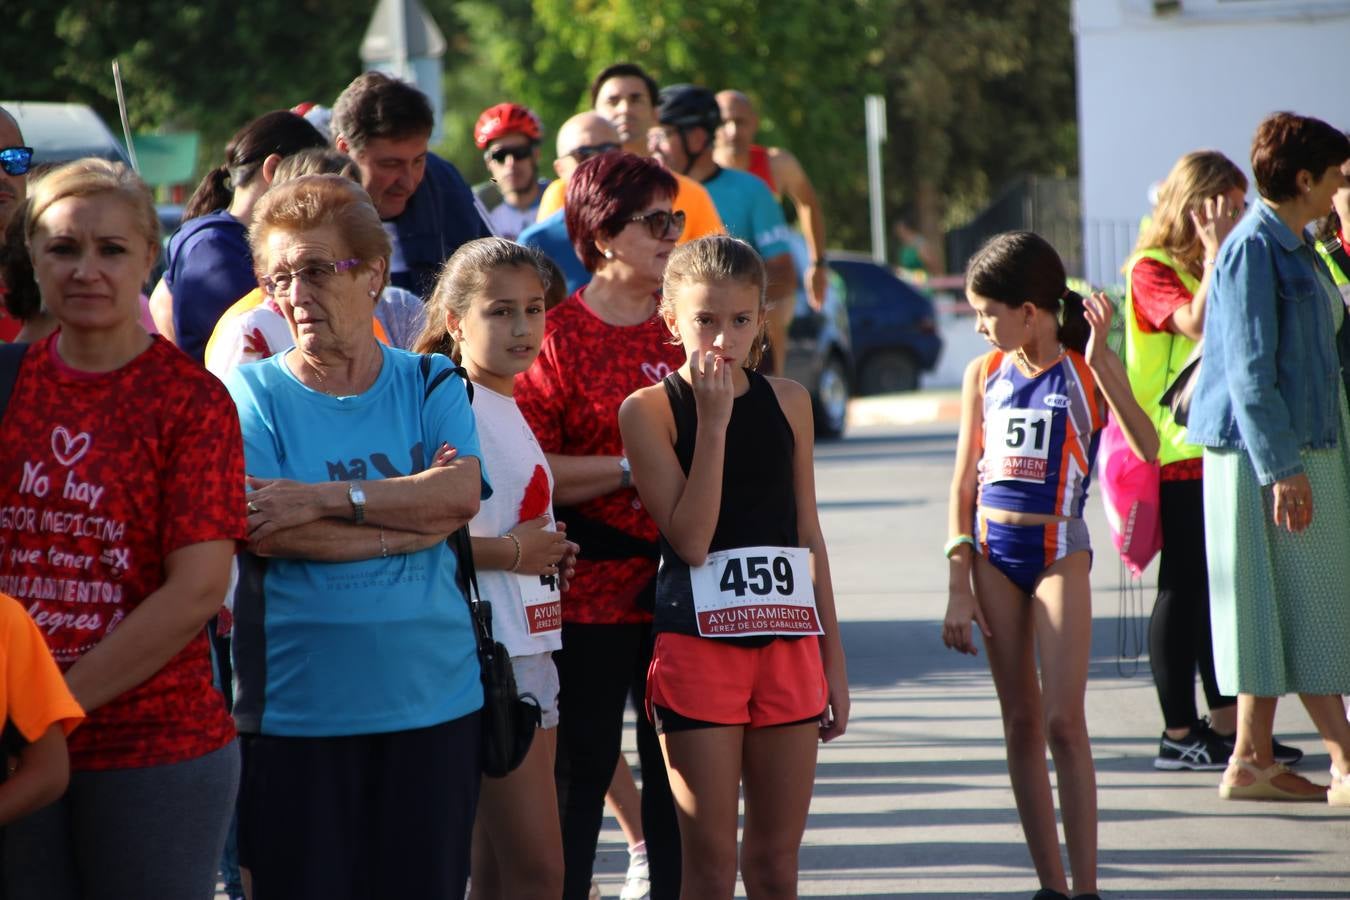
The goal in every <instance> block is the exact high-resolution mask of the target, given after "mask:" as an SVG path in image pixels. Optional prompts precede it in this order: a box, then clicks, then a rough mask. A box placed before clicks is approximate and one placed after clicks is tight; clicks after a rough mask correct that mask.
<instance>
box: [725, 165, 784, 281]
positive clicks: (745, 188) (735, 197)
mask: <svg viewBox="0 0 1350 900" xmlns="http://www.w3.org/2000/svg"><path fill="white" fill-rule="evenodd" d="M703 186H704V187H705V188H707V189H708V193H709V194H710V195H712V200H713V205H714V206H716V207H717V214H718V215H719V216H721V217H722V223H723V224H724V225H726V226H727V234H729V235H731V236H732V237H738V238H740V239H741V240H743V241H746V242H747V243H749V244H750V246H752V247H754V248H755V250H757V251H759V255H760V256H761V257H763V258H764V259H772V258H773V257H775V256H778V255H779V254H781V253H790V252H792V251H791V247H790V245H789V244H788V241H789V235H790V232H789V231H788V226H787V220H786V219H784V218H783V208H782V207H781V206H779V205H778V201H777V200H775V199H774V198H773V193H772V192H770V190H769V188H768V186H767V185H765V184H764V182H763V181H761V180H760V178H759V176H757V175H751V174H750V173H749V172H741V171H739V170H737V169H722V170H721V171H720V172H718V173H717V174H716V175H714V176H713V177H712V178H710V179H709V180H707V181H705V182H703Z"/></svg>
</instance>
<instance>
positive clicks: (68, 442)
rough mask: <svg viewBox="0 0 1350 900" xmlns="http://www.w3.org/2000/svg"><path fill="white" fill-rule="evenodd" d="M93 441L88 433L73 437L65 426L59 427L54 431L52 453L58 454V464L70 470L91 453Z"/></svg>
mask: <svg viewBox="0 0 1350 900" xmlns="http://www.w3.org/2000/svg"><path fill="white" fill-rule="evenodd" d="M91 440H92V439H91V438H90V437H89V433H88V432H86V431H81V432H80V433H79V434H77V435H75V436H74V437H72V436H71V434H70V432H69V431H66V429H65V426H64V425H57V426H56V427H55V428H53V429H52V453H54V454H56V461H57V462H59V463H60V464H61V465H63V466H65V467H66V468H70V467H71V466H73V465H75V464H76V463H77V462H79V461H80V460H81V459H82V458H83V457H84V455H85V454H86V453H88V452H89V444H90V443H91Z"/></svg>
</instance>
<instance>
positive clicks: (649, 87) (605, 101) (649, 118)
mask: <svg viewBox="0 0 1350 900" xmlns="http://www.w3.org/2000/svg"><path fill="white" fill-rule="evenodd" d="M656 95H657V86H656V81H655V79H653V78H652V77H651V76H650V75H648V74H647V73H646V72H645V71H643V69H642V67H641V66H639V65H637V64H635V63H628V62H621V63H615V64H614V65H612V66H608V67H607V68H605V69H603V70H602V71H601V72H600V74H599V75H596V76H595V80H593V81H592V82H591V106H592V107H593V109H594V111H595V112H597V113H599V114H600V115H601V116H603V117H604V118H605V119H607V120H608V121H609V122H610V123H611V124H612V125H613V126H614V128H615V129H617V133H618V136H619V138H618V140H619V143H620V145H621V149H623V150H626V151H628V152H629V153H632V154H634V155H636V156H642V157H650V156H651V155H652V154H651V151H650V150H648V149H647V139H646V134H647V129H648V128H649V127H651V125H652V124H654V123H655V121H656V118H655V116H656ZM580 162H581V160H577V161H576V164H580ZM573 167H574V168H575V165H574V166H573ZM671 174H673V175H674V176H675V180H676V181H678V182H679V190H678V192H677V193H676V194H675V204H674V205H675V208H676V209H678V210H681V211H683V212H684V215H685V227H684V234H682V235H680V240H679V243H681V244H683V243H684V242H685V241H692V240H693V239H694V238H701V237H705V236H707V235H710V234H726V228H724V227H723V225H722V219H721V217H720V216H719V215H718V213H717V206H716V204H715V203H714V202H713V199H712V198H711V197H709V196H708V192H707V191H706V190H704V189H703V186H702V185H701V184H699V183H698V182H697V181H695V180H694V179H692V178H687V177H685V176H684V175H681V174H680V173H679V172H678V171H674V172H672V173H671ZM566 186H567V179H566V176H559V180H558V181H557V182H555V183H554V184H551V185H549V187H548V190H546V191H545V192H544V198H543V200H541V201H540V203H539V221H541V222H542V221H543V220H544V219H546V218H548V217H549V216H551V215H553V213H554V212H556V211H557V210H559V209H562V205H563V192H564V190H565V189H566Z"/></svg>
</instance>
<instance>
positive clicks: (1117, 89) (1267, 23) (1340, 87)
mask: <svg viewBox="0 0 1350 900" xmlns="http://www.w3.org/2000/svg"><path fill="white" fill-rule="evenodd" d="M1166 5H1167V4H1159V3H1155V2H1154V0H1074V30H1075V33H1076V37H1077V55H1078V133H1079V164H1080V177H1081V185H1082V188H1081V190H1082V201H1083V232H1084V234H1083V238H1084V240H1083V254H1084V260H1085V264H1086V268H1087V273H1086V274H1087V278H1088V279H1089V280H1090V281H1092V282H1093V283H1095V284H1111V283H1115V282H1117V281H1119V280H1120V266H1121V264H1122V263H1124V261H1125V258H1126V257H1127V256H1128V255H1129V252H1130V250H1131V249H1132V248H1133V246H1134V241H1135V239H1136V237H1137V236H1138V226H1139V220H1140V218H1141V217H1142V216H1144V215H1146V214H1147V213H1148V211H1149V204H1148V189H1149V186H1150V185H1151V184H1153V183H1154V182H1156V181H1161V180H1162V179H1163V178H1164V177H1165V176H1166V175H1167V172H1168V170H1170V169H1171V167H1172V164H1173V163H1174V162H1176V160H1177V158H1178V157H1180V156H1181V155H1182V154H1184V153H1186V152H1188V151H1191V150H1195V149H1200V148H1213V149H1217V150H1220V151H1221V152H1223V153H1224V154H1225V155H1227V156H1228V157H1229V158H1230V159H1232V160H1233V162H1235V163H1237V164H1238V165H1239V166H1240V167H1241V168H1242V169H1243V171H1245V172H1246V173H1247V174H1248V177H1250V176H1251V164H1250V148H1251V138H1252V135H1253V133H1254V132H1255V130H1256V126H1257V125H1258V124H1259V123H1260V121H1261V120H1262V119H1263V118H1264V117H1265V116H1266V115H1268V114H1269V113H1272V112H1275V111H1277V110H1291V111H1294V112H1298V113H1301V114H1303V115H1310V116H1316V117H1318V118H1320V119H1324V120H1326V121H1327V122H1330V123H1331V124H1332V125H1335V126H1336V127H1338V128H1342V129H1346V130H1350V0H1181V3H1180V9H1179V10H1178V11H1176V12H1173V13H1158V12H1157V11H1155V6H1166ZM1255 196H1256V194H1255V189H1254V186H1253V190H1252V192H1251V193H1250V194H1249V195H1248V200H1249V202H1250V201H1253V200H1255Z"/></svg>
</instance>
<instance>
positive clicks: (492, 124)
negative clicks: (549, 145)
mask: <svg viewBox="0 0 1350 900" xmlns="http://www.w3.org/2000/svg"><path fill="white" fill-rule="evenodd" d="M541 131H542V129H541V127H540V125H539V117H538V116H536V115H535V114H534V113H533V112H532V111H530V110H529V109H527V108H526V107H524V106H521V105H520V104H518V103H498V104H497V105H496V106H491V107H488V108H487V109H485V110H483V114H482V115H481V116H479V117H478V123H477V124H476V125H475V126H474V129H473V139H474V143H475V144H477V145H478V149H479V150H482V151H483V162H484V163H486V164H487V169H488V173H489V174H490V175H491V176H492V179H491V180H490V181H486V182H484V183H483V184H480V185H477V186H475V187H474V189H473V192H474V195H475V196H477V197H478V200H479V202H480V203H482V204H483V206H484V207H485V208H486V209H487V211H488V221H490V222H491V223H492V227H493V229H494V230H496V232H497V234H499V235H501V236H502V237H504V238H509V239H510V240H513V241H514V240H515V239H516V237H517V236H518V235H519V234H520V233H521V232H522V231H524V230H525V229H526V228H527V227H529V226H530V225H533V224H534V222H535V220H536V219H537V218H538V213H539V198H540V197H542V196H543V195H544V188H546V187H547V186H548V179H545V178H540V177H539V137H540V132H541Z"/></svg>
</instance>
